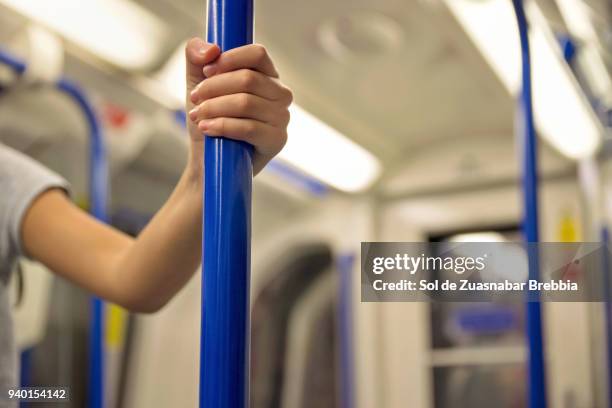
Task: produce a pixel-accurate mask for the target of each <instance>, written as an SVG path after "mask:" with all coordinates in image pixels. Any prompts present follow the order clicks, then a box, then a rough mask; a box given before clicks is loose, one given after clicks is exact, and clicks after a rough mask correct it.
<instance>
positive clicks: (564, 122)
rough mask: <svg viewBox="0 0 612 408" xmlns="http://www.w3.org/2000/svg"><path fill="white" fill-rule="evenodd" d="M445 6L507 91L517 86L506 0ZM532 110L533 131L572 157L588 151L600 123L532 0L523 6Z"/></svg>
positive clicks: (515, 39)
mask: <svg viewBox="0 0 612 408" xmlns="http://www.w3.org/2000/svg"><path fill="white" fill-rule="evenodd" d="M445 1H446V4H447V6H448V8H449V9H450V11H451V12H452V13H453V14H454V15H455V17H456V18H457V20H458V21H459V22H460V23H461V25H462V26H463V28H464V29H465V31H466V32H467V34H468V35H469V37H470V38H471V39H472V41H473V42H474V43H475V44H476V46H477V47H478V48H479V49H480V51H481V52H482V54H483V56H484V58H485V59H486V60H487V62H488V63H489V64H490V65H491V67H492V69H493V70H494V72H495V73H496V74H497V75H498V77H499V78H500V80H501V81H502V82H503V84H504V85H505V86H506V88H507V89H508V91H509V92H510V93H511V94H512V95H515V96H516V95H518V93H519V91H520V61H521V53H520V44H519V36H518V28H517V25H516V19H515V15H514V11H513V9H512V4H511V2H510V1H508V0H483V1H470V0H445ZM528 18H529V20H530V23H531V26H530V44H531V51H532V78H533V80H532V83H533V106H534V116H535V121H536V125H537V127H538V131H539V133H540V134H541V136H542V137H543V138H544V139H546V140H547V141H548V142H549V143H550V144H551V145H552V146H554V147H556V148H557V149H558V150H559V151H560V152H561V153H563V154H564V155H566V156H567V157H570V158H573V159H580V158H584V157H588V156H591V155H592V154H594V153H595V152H596V151H597V149H598V148H599V146H600V144H601V135H602V132H603V131H602V129H601V127H600V124H599V122H598V120H597V118H596V116H595V114H594V113H593V111H592V109H591V107H590V105H589V103H588V101H587V100H586V98H585V96H584V95H583V94H582V92H581V91H580V89H579V86H578V84H577V83H576V81H575V79H574V77H573V76H572V73H571V71H570V70H569V68H568V66H567V64H566V63H565V61H564V60H563V57H562V55H561V54H560V50H559V48H558V46H557V44H556V42H555V39H554V36H553V34H552V33H551V31H550V29H549V27H548V25H547V24H546V22H545V20H544V17H543V16H542V14H541V12H540V10H539V9H538V8H537V5H535V4H534V3H533V2H532V3H530V7H529V8H528Z"/></svg>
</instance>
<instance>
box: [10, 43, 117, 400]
mask: <svg viewBox="0 0 612 408" xmlns="http://www.w3.org/2000/svg"><path fill="white" fill-rule="evenodd" d="M0 63H2V64H4V65H7V66H9V67H11V68H12V69H13V70H14V71H15V72H16V73H17V74H19V75H22V74H24V73H25V72H26V69H27V64H26V63H24V62H22V61H20V60H19V59H17V58H15V57H13V56H12V55H10V54H9V53H7V52H5V51H0ZM56 86H57V88H58V89H59V90H60V91H62V92H64V93H66V94H67V95H69V96H70V97H71V98H72V99H73V100H74V101H75V102H76V104H77V105H78V106H79V108H80V109H81V110H82V111H83V113H84V115H85V119H86V120H87V124H88V127H89V134H90V141H89V142H90V143H89V153H90V160H89V198H90V212H91V214H92V215H93V216H94V217H95V218H97V219H98V220H100V221H102V222H106V221H107V202H108V163H107V160H106V149H105V145H104V137H103V135H102V130H101V127H100V124H99V121H98V118H97V117H96V114H95V111H94V109H93V107H92V106H91V104H90V103H89V101H88V100H87V98H86V97H85V94H84V93H83V91H82V90H81V89H80V88H79V87H78V86H77V85H76V84H74V83H72V82H70V81H68V80H67V79H64V78H62V79H60V80H59V81H58V82H57V84H56ZM88 386H89V396H88V402H89V403H88V407H90V408H103V407H104V302H103V301H102V300H100V299H98V298H95V297H94V298H93V299H92V316H91V323H90V350H89V378H88Z"/></svg>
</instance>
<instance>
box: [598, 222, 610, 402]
mask: <svg viewBox="0 0 612 408" xmlns="http://www.w3.org/2000/svg"><path fill="white" fill-rule="evenodd" d="M601 224H602V225H601V231H600V234H601V244H602V246H603V248H602V249H603V250H602V257H603V259H602V269H603V270H602V277H603V279H602V280H603V286H604V287H603V290H604V293H603V295H604V296H603V297H604V309H605V310H604V318H605V322H606V323H605V330H604V332H605V336H606V352H607V356H606V358H607V363H608V364H607V365H608V367H607V368H608V373H607V374H608V393H607V395H608V401H607V404H606V406H607V407H610V406H612V310H610V299H611V298H612V294H611V293H610V290H611V288H610V283H611V282H610V252H609V249H608V247H609V245H610V230H609V229H608V226H607V225H606V218H605V217H603V220H602V221H601Z"/></svg>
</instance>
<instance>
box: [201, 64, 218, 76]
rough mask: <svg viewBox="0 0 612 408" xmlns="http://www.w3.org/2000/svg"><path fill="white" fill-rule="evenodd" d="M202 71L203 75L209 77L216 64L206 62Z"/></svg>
mask: <svg viewBox="0 0 612 408" xmlns="http://www.w3.org/2000/svg"><path fill="white" fill-rule="evenodd" d="M202 71H203V72H204V76H205V77H207V78H209V77H211V76H213V75H214V74H215V72H216V71H217V66H216V65H215V64H208V65H205V66H204V69H203V70H202Z"/></svg>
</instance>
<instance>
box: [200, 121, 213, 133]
mask: <svg viewBox="0 0 612 408" xmlns="http://www.w3.org/2000/svg"><path fill="white" fill-rule="evenodd" d="M211 125H212V121H211V120H203V121H201V122H200V124H199V125H198V127H199V128H200V130H201V131H207V130H208V129H210V127H211Z"/></svg>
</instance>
